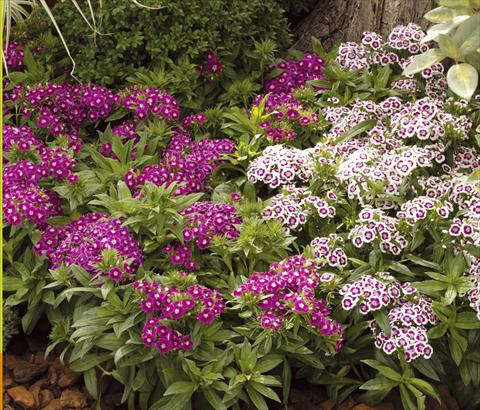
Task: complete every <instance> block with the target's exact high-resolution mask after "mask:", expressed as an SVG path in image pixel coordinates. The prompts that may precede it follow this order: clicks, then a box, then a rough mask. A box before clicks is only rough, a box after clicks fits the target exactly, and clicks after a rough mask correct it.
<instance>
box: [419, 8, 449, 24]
mask: <svg viewBox="0 0 480 410" xmlns="http://www.w3.org/2000/svg"><path fill="white" fill-rule="evenodd" d="M454 17H455V11H454V10H452V9H450V8H447V7H437V8H435V9H433V10H430V11H429V12H428V13H427V14H425V15H424V16H423V18H424V19H427V20H428V21H430V22H432V23H447V22H449V21H451V20H452V19H453V18H454Z"/></svg>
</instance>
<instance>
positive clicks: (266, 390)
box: [248, 381, 281, 403]
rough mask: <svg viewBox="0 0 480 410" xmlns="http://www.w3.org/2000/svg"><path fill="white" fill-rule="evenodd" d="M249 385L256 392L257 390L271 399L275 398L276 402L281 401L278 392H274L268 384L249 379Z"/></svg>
mask: <svg viewBox="0 0 480 410" xmlns="http://www.w3.org/2000/svg"><path fill="white" fill-rule="evenodd" d="M248 385H249V386H252V387H253V388H254V389H255V390H256V391H257V392H259V393H260V394H261V395H262V396H265V397H268V398H269V399H271V400H275V401H276V402H278V403H281V400H280V397H278V394H277V393H275V391H274V390H273V389H271V388H270V387H268V386H264V385H263V384H261V383H258V382H254V381H250V382H248Z"/></svg>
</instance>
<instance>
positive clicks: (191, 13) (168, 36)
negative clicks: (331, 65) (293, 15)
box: [53, 0, 289, 84]
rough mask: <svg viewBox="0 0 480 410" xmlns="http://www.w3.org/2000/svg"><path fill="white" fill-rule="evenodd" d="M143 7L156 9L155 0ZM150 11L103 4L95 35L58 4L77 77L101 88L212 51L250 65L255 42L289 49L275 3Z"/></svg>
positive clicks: (194, 3) (189, 4) (197, 4)
mask: <svg viewBox="0 0 480 410" xmlns="http://www.w3.org/2000/svg"><path fill="white" fill-rule="evenodd" d="M144 3H145V5H150V6H156V5H158V2H157V1H156V0H151V1H147V2H144ZM165 6H166V7H164V8H161V9H159V10H152V9H148V8H142V7H138V6H136V5H135V4H134V3H133V2H131V1H130V0H120V1H115V2H110V1H108V2H103V3H102V4H101V5H100V6H99V7H97V8H96V9H95V10H94V14H95V20H96V22H97V30H98V32H99V34H96V33H94V32H92V31H91V30H90V29H89V28H88V27H87V26H86V24H85V21H84V19H83V18H82V16H81V15H80V14H79V13H78V10H77V9H76V7H74V6H73V5H72V4H71V3H70V2H58V3H57V4H56V5H55V7H54V8H53V14H54V15H55V18H56V20H57V22H58V24H59V26H60V27H62V34H63V36H64V38H65V40H66V43H67V44H68V46H69V48H70V50H71V52H72V55H73V57H74V59H75V61H76V62H77V65H78V66H77V72H78V76H79V77H80V78H81V79H83V80H91V81H96V82H98V83H101V84H113V83H118V82H122V81H123V80H125V79H126V78H127V77H128V76H131V75H132V74H134V73H135V71H136V69H137V68H139V67H151V68H156V67H162V64H164V63H165V62H168V59H172V60H173V61H178V60H179V58H180V57H181V56H184V57H186V58H188V59H189V60H191V61H196V60H198V59H199V58H200V57H202V55H203V54H204V53H205V52H206V51H208V50H217V51H219V52H220V53H222V50H230V49H232V48H233V49H234V48H235V47H239V49H240V50H241V51H240V55H239V58H238V65H242V64H244V63H246V62H247V58H248V55H247V54H246V53H245V52H244V50H251V49H252V48H253V45H254V41H260V40H264V39H271V40H275V41H276V42H277V43H278V44H279V46H281V47H284V46H285V45H287V44H288V41H289V35H288V31H287V30H288V24H287V21H286V19H285V18H284V17H283V10H282V9H281V8H280V7H279V6H278V4H277V3H276V2H275V1H273V0H266V1H264V0H262V1H260V0H255V1H248V2H246V1H241V0H234V1H229V2H227V3H223V2H218V1H216V0H208V1H204V0H202V1H199V0H187V1H185V0H182V1H180V0H174V1H168V4H166V5H165Z"/></svg>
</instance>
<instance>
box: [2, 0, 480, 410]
mask: <svg viewBox="0 0 480 410" xmlns="http://www.w3.org/2000/svg"><path fill="white" fill-rule="evenodd" d="M213 3H214V2H212V3H211V4H210V3H209V2H206V3H205V5H204V8H203V10H204V11H205V13H206V14H201V13H198V10H197V9H198V7H197V6H198V3H197V2H195V1H190V2H183V3H182V5H180V4H176V3H175V2H173V3H172V4H171V6H170V5H169V7H168V9H165V10H164V9H161V10H158V11H156V12H155V13H156V17H157V19H155V21H154V24H151V25H149V27H148V30H144V31H142V30H141V28H142V27H143V24H144V23H143V22H144V21H146V20H145V19H142V18H139V19H138V21H137V19H136V20H133V19H132V14H131V13H132V11H131V10H130V8H129V6H128V5H126V4H123V2H119V3H118V4H116V3H115V4H113V3H108V5H105V8H104V9H100V12H101V13H106V12H107V11H108V10H115V13H113V12H112V13H110V14H108V15H107V14H101V16H99V17H102V19H103V20H102V19H99V21H100V20H102V21H103V24H105V26H104V27H105V28H106V29H108V30H110V28H109V27H113V28H114V29H116V30H117V31H118V32H119V33H125V35H126V36H127V37H128V39H124V40H122V41H119V42H118V43H116V46H115V47H113V46H112V47H110V48H108V47H107V50H108V55H107V58H105V59H97V58H96V57H95V54H91V53H92V50H93V47H91V46H90V45H89V46H86V47H83V48H80V47H79V50H83V51H82V52H83V53H84V56H85V57H84V59H83V61H85V62H86V61H89V60H90V61H94V62H95V64H94V65H91V66H90V65H89V67H86V66H84V67H83V69H82V70H84V71H82V73H84V74H85V75H86V76H87V77H90V76H91V75H92V74H91V73H89V70H90V69H92V70H97V71H96V74H95V76H93V77H91V78H97V79H99V80H101V81H102V82H104V83H109V82H111V81H113V80H114V77H118V78H123V77H124V76H126V75H127V74H131V72H133V71H134V70H136V67H137V65H138V64H145V65H148V63H149V61H146V59H150V58H153V57H152V56H154V55H158V56H160V57H159V58H164V57H165V55H166V54H165V55H163V56H162V52H165V50H168V53H173V54H175V53H176V52H180V51H185V50H186V52H188V49H191V50H195V52H198V53H199V54H198V55H196V56H195V58H196V57H199V58H200V60H199V61H198V64H193V67H187V66H188V65H189V64H190V63H188V64H187V63H185V65H182V64H180V63H179V64H177V65H175V64H173V67H174V68H171V70H173V72H174V73H176V71H175V70H180V72H181V73H184V71H183V70H184V69H185V71H188V70H190V68H192V70H193V71H194V72H195V75H196V76H197V77H195V78H198V75H200V72H201V73H202V76H204V79H206V80H207V82H206V83H204V84H202V85H201V87H199V88H195V93H196V92H198V94H199V95H198V96H197V95H194V96H192V98H191V100H190V103H188V101H189V100H188V97H187V95H188V90H187V89H183V88H182V86H181V84H179V82H175V81H173V80H172V78H173V77H174V76H175V75H174V74H172V75H173V77H170V78H169V79H168V81H167V80H165V79H164V78H163V79H162V78H160V77H156V78H155V72H153V71H152V72H150V74H148V75H147V74H145V73H144V72H143V73H142V72H141V70H138V71H139V72H138V73H137V74H136V75H137V77H135V78H137V79H139V80H138V82H137V83H136V84H134V85H133V86H126V87H121V88H120V89H118V90H113V89H111V88H109V87H106V86H95V85H93V84H86V83H85V84H83V83H76V84H74V85H72V84H69V83H62V82H61V81H62V80H60V82H54V81H51V82H46V81H48V79H47V78H46V79H44V80H42V81H41V82H40V83H36V84H27V85H26V86H25V87H22V88H21V89H18V92H17V93H16V95H15V97H14V98H11V99H10V101H9V103H8V104H7V105H6V112H5V115H4V123H5V125H4V129H3V133H4V136H5V138H4V142H5V143H4V147H3V149H4V167H3V195H4V201H3V214H4V221H5V223H4V238H5V239H6V240H5V244H4V249H3V251H4V261H5V270H4V272H5V276H4V290H5V291H6V292H7V293H8V297H6V304H7V305H8V306H16V305H20V304H22V303H24V304H26V307H27V309H26V312H27V313H26V314H25V315H24V316H23V318H22V327H23V329H24V331H25V332H31V331H32V330H33V328H34V326H35V325H36V323H37V322H38V321H39V320H41V319H42V317H46V318H47V319H48V320H49V321H50V323H51V324H52V331H51V334H50V339H51V342H52V343H51V345H50V346H49V348H48V352H50V351H51V350H52V349H53V348H54V347H55V346H62V347H63V351H62V353H61V359H62V360H65V361H67V362H68V363H69V366H70V367H71V368H72V369H73V370H75V371H79V372H82V373H83V375H84V379H85V385H86V387H87V389H88V391H89V393H90V394H91V395H92V397H94V398H95V399H96V400H100V399H101V394H102V392H101V389H100V386H101V379H102V378H103V377H109V376H112V377H114V378H115V379H116V380H118V381H119V382H120V383H122V385H123V386H124V391H123V397H122V401H123V402H125V403H127V405H128V407H129V408H130V409H141V410H144V409H145V410H146V409H155V410H167V409H171V408H178V409H188V408H190V407H191V403H192V402H195V403H196V404H195V405H197V404H198V407H199V408H205V409H209V408H213V409H215V410H223V409H227V408H240V406H241V405H242V402H243V403H247V404H248V405H252V406H254V407H256V408H258V409H260V410H266V409H268V408H272V407H273V402H274V401H276V402H283V403H284V404H285V405H287V404H288V400H289V391H290V386H291V383H292V378H294V377H295V378H303V379H305V380H307V381H308V382H310V383H316V384H322V385H325V386H326V389H327V392H328V394H329V396H330V397H331V399H332V400H334V401H335V402H336V403H341V402H342V401H344V400H345V399H346V398H347V397H348V396H349V395H351V394H352V392H353V391H355V390H356V389H359V390H362V391H365V393H364V394H363V395H362V396H361V398H362V400H363V401H365V402H366V403H369V404H374V403H378V402H380V401H381V400H382V399H383V398H385V397H386V396H387V395H388V394H389V393H390V391H391V390H392V389H398V391H399V394H400V397H401V400H402V403H403V406H404V408H405V409H408V410H410V409H412V410H413V409H425V403H426V399H427V397H431V398H433V399H435V400H440V399H439V395H438V392H437V390H436V387H435V386H436V385H437V384H439V383H442V384H446V385H448V387H449V389H450V390H451V391H452V392H453V394H454V395H455V396H456V397H457V398H458V400H459V402H460V404H461V405H462V406H463V407H464V408H472V409H473V408H475V406H478V404H479V403H480V395H479V393H478V386H479V385H480V377H479V375H480V363H479V357H478V349H479V348H480V321H479V317H480V297H479V295H480V273H479V269H480V253H479V252H478V249H479V245H480V182H479V179H478V176H479V170H480V162H479V159H478V158H479V152H478V150H479V138H478V129H479V128H478V127H479V125H480V98H479V97H478V95H477V96H475V97H473V98H472V99H470V100H467V99H459V98H458V97H456V96H454V95H453V94H452V93H451V90H450V89H449V88H448V84H447V81H445V74H444V72H443V66H442V65H438V66H434V67H431V68H427V67H424V69H423V71H422V72H419V73H418V75H415V74H412V75H409V76H408V77H405V76H402V70H403V69H404V68H405V67H406V66H407V65H408V64H409V62H410V61H411V60H412V57H413V56H417V55H419V53H421V52H423V51H426V50H427V48H429V47H430V44H428V43H427V42H425V41H423V42H422V40H423V39H425V33H423V32H422V31H421V30H420V28H419V27H418V26H416V25H412V24H409V25H407V26H401V27H397V28H395V29H394V30H393V31H392V33H391V34H390V36H388V39H386V40H385V39H382V37H381V36H379V35H377V34H375V33H365V34H364V35H363V39H362V42H361V43H360V44H357V43H345V44H342V45H340V47H339V49H338V50H335V51H333V52H331V53H325V52H324V50H323V49H322V47H321V45H320V44H319V42H318V41H314V42H313V46H314V50H315V53H316V54H304V55H302V56H300V59H298V60H295V59H287V60H285V61H280V62H276V63H275V64H272V61H271V59H270V58H267V59H262V57H261V56H262V55H266V54H269V53H267V52H266V51H268V50H272V48H271V47H270V46H269V44H268V42H264V43H258V44H257V45H256V46H254V48H253V49H254V51H251V50H252V47H247V46H245V47H244V48H243V49H242V56H243V57H245V58H247V57H248V55H249V53H250V52H251V53H252V55H255V53H256V52H257V51H259V50H260V49H262V50H263V54H261V55H256V57H252V60H253V61H255V67H254V69H253V70H254V71H255V70H259V71H261V73H260V74H258V73H257V74H258V75H257V74H255V75H254V76H253V77H252V78H257V79H258V78H263V80H264V81H263V83H262V84H259V83H258V84H255V86H252V87H250V86H249V85H248V84H243V85H242V87H243V86H245V88H241V90H240V89H239V88H235V87H233V86H232V87H233V88H229V85H227V89H228V91H227V92H226V93H221V92H220V93H218V94H216V91H215V92H213V95H215V96H216V97H214V99H216V98H218V100H215V101H218V102H224V101H222V99H223V98H225V96H227V95H228V96H231V97H232V96H235V98H233V97H232V101H229V104H231V105H237V107H229V108H226V107H225V105H229V104H225V105H224V106H223V108H219V107H216V108H212V107H210V108H208V109H205V110H204V109H203V108H205V107H203V105H204V103H205V101H209V100H208V98H205V95H204V94H201V93H202V92H203V91H205V90H206V89H207V88H208V87H211V88H212V89H214V88H216V87H217V91H218V89H219V88H221V87H223V86H222V85H220V82H221V81H223V80H224V78H226V77H228V76H230V75H231V68H232V66H231V65H229V64H228V61H227V60H224V59H223V57H222V52H226V51H224V50H220V49H219V48H216V47H213V46H212V45H211V44H210V39H211V40H212V41H213V42H215V40H216V36H220V35H223V36H225V41H227V40H228V38H227V34H228V33H230V34H232V35H235V36H240V37H241V38H243V39H244V37H243V36H244V32H243V31H242V30H243V29H241V27H244V26H243V25H244V24H247V23H245V21H250V20H249V19H250V18H253V17H252V16H250V14H249V13H254V15H255V16H256V17H259V16H260V15H263V14H262V13H264V12H268V11H273V12H275V13H276V12H278V11H275V10H277V9H275V10H270V6H271V4H270V3H269V2H262V4H261V5H259V4H257V3H255V2H253V3H251V2H241V3H242V4H241V5H238V7H241V8H242V10H245V13H243V14H242V13H241V14H240V17H238V16H237V19H238V21H235V24H233V22H232V21H231V19H230V18H229V16H227V15H225V16H224V14H222V13H227V12H226V11H225V10H223V9H222V10H219V9H216V8H215V7H216V6H215V5H216V3H215V4H213ZM234 3H235V2H234ZM247 3H248V4H247ZM202 4H203V3H202ZM69 7H70V5H67V4H66V3H65V4H64V3H59V4H58V5H57V6H56V7H55V8H56V9H57V12H59V13H60V14H62V13H64V14H65V18H67V17H68V16H70V14H69V13H71V10H69ZM212 8H213V9H212ZM210 9H212V10H210ZM136 10H137V11H138V9H136ZM181 10H183V11H182V12H184V11H185V10H190V11H191V12H190V13H184V17H183V18H185V19H187V20H189V19H194V20H195V19H201V20H202V21H203V22H204V25H203V26H202V27H205V30H209V33H207V34H206V33H203V31H201V32H199V33H197V34H198V36H197V35H194V34H193V33H185V32H184V30H185V27H186V28H188V27H192V24H190V23H189V24H185V25H182V28H179V27H180V26H178V27H177V23H178V21H179V20H178V19H176V18H175V19H173V20H172V21H170V20H168V21H167V20H165V19H166V18H167V17H166V16H170V15H172V16H174V17H175V16H176V14H175V13H180V11H181ZM215 11H216V12H218V13H220V14H219V15H220V17H218V18H212V16H217V15H216V14H215V13H214V12H215ZM247 12H248V13H247ZM141 13H143V11H142V12H141ZM145 13H146V12H145ZM275 13H273V15H272V16H271V17H272V18H274V17H275ZM227 14H228V13H227ZM141 15H142V16H143V14H141ZM202 16H205V17H202ZM222 16H223V17H222ZM249 16H250V17H249ZM247 17H248V18H247ZM72 18H73V17H72ZM262 18H263V17H262ZM166 22H170V23H171V24H170V25H169V24H167V23H166ZM120 23H121V24H127V25H128V27H127V28H128V30H125V32H123V31H122V30H120V26H118V27H117V26H115V24H120ZM207 23H208V24H207ZM263 23H265V22H263ZM156 24H161V25H162V27H161V30H159V31H158V32H159V33H164V34H163V35H160V36H158V38H155V39H152V38H150V37H149V36H151V33H153V31H151V30H154V29H155V27H156ZM178 24H179V23H178ZM248 24H252V26H253V28H254V31H253V32H252V33H251V37H249V38H248V39H244V40H245V41H247V45H248V44H250V39H251V38H256V36H257V35H260V33H259V32H257V31H261V30H263V29H260V28H258V30H257V29H256V28H255V27H257V26H256V25H255V24H254V23H248ZM76 26H78V22H77V21H74V19H73V20H72V26H71V28H69V29H68V30H67V35H71V33H73V31H74V30H76V29H75V27H76ZM258 27H260V26H258ZM157 28H158V27H157ZM276 28H278V27H277V26H274V27H273V28H272V31H270V32H269V33H270V34H271V35H273V34H272V33H275V30H276ZM69 30H72V31H71V32H70V31H69ZM132 30H133V31H134V33H135V34H136V35H137V36H138V35H140V34H139V33H143V34H142V35H144V36H146V39H147V40H148V41H145V42H144V41H143V39H140V38H138V37H134V36H133V37H132V36H131V33H132ZM255 30H257V31H255ZM167 31H168V33H167ZM69 32H70V34H68V33H69ZM149 33H150V34H149ZM157 34H158V33H157ZM122 35H123V34H122ZM119 36H121V35H120V34H119ZM165 36H171V38H170V37H169V38H170V40H169V41H171V43H170V44H166V40H165ZM178 36H179V37H178ZM210 36H212V38H211V37H210ZM179 38H181V39H182V40H185V38H191V39H192V41H193V40H196V42H195V44H193V43H192V44H190V45H189V44H187V45H185V44H184V43H180V42H179V40H178V39H179ZM111 40H112V39H111V38H110V37H109V33H101V34H97V35H96V36H95V37H94V38H92V39H91V41H92V42H93V41H98V42H102V43H103V42H106V43H107V44H108V42H109V41H111ZM127 40H128V41H127ZM150 40H151V41H150ZM197 40H198V41H197ZM207 40H208V41H207ZM82 41H84V40H83V39H82ZM85 41H87V40H85ZM89 41H90V39H88V42H89ZM242 41H243V40H242ZM130 42H134V44H131V43H130ZM177 42H178V44H177ZM197 42H198V44H197ZM160 43H161V44H160ZM204 43H205V44H204ZM240 43H241V42H240ZM79 44H81V42H79ZM135 44H136V45H135ZM172 44H175V45H176V46H178V47H174V46H173V45H172ZM202 44H204V46H203V45H202ZM241 44H243V43H241ZM123 47H124V48H123ZM267 49H268V50H267ZM145 50H146V51H147V52H148V53H145ZM175 50H176V51H175ZM212 50H216V51H215V52H214V51H212ZM429 50H431V48H430V49H429ZM426 52H427V53H428V51H426ZM12 55H13V54H12ZM27 55H28V52H26V53H25V61H27V60H28V58H27V57H28V56H27ZM420 55H421V54H420ZM243 57H242V58H243ZM12 58H13V57H12ZM125 58H128V59H131V62H130V63H128V64H125V65H124V66H123V68H122V69H119V70H116V67H117V64H120V63H119V61H124V59H125ZM99 64H100V65H102V64H106V65H105V66H104V67H98V65H99ZM26 65H27V64H26ZM28 65H30V68H28V67H26V71H24V72H25V73H28V72H30V71H31V68H32V66H31V64H30V62H29V64H28ZM198 65H200V68H198V67H197V66H198ZM260 69H261V70H260ZM22 72H23V71H22ZM22 72H17V73H22ZM30 74H31V73H30ZM30 74H26V75H30ZM182 75H183V74H182ZM182 75H180V74H179V77H178V78H183V77H182ZM14 77H15V75H13V77H12V81H13V80H14ZM140 78H142V79H143V80H142V81H140ZM178 78H177V80H178ZM154 80H155V81H154ZM164 80H165V81H164ZM244 80H245V79H237V80H234V81H233V82H232V83H231V84H230V85H232V84H238V82H237V83H235V81H240V82H243V81H244ZM132 81H135V80H134V78H133V77H132ZM180 82H181V81H180ZM247 82H248V81H247ZM152 83H153V84H152ZM252 84H253V83H252ZM160 85H161V86H160ZM170 85H171V86H172V88H169V87H168V86H170ZM250 85H251V84H250ZM199 90H203V91H199ZM239 90H240V91H239ZM245 90H247V91H248V92H247V91H245ZM190 91H191V90H190ZM453 91H455V90H453ZM195 93H194V94H195ZM256 94H259V95H257V96H255V95H256ZM197 97H198V99H199V101H201V102H199V103H198V104H197V103H196V102H195V101H194V100H195V98H197ZM229 98H230V97H229ZM233 101H234V102H233ZM184 103H186V105H185V104H184ZM200 108H202V109H200ZM373 347H375V349H374V348H373ZM279 393H281V394H280V395H279Z"/></svg>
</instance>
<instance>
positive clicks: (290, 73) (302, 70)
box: [264, 53, 325, 94]
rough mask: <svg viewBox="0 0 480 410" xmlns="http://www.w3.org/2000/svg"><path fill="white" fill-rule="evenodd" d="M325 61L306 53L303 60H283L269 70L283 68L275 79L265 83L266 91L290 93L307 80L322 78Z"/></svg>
mask: <svg viewBox="0 0 480 410" xmlns="http://www.w3.org/2000/svg"><path fill="white" fill-rule="evenodd" d="M324 66H325V62H324V61H323V60H322V59H321V58H320V57H319V56H316V55H314V54H309V53H305V54H304V56H303V59H302V60H287V61H282V62H280V63H278V64H276V65H274V66H272V67H270V68H269V69H268V70H267V71H272V70H274V69H281V70H283V71H282V73H281V74H280V75H279V76H277V77H275V78H274V79H273V80H269V81H267V83H266V84H265V88H264V89H265V92H266V93H274V94H282V93H283V94H288V93H291V92H292V91H294V90H296V89H297V88H301V87H303V86H304V85H305V84H306V83H307V81H312V80H320V79H322V78H323V77H324V74H323V67H324Z"/></svg>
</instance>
